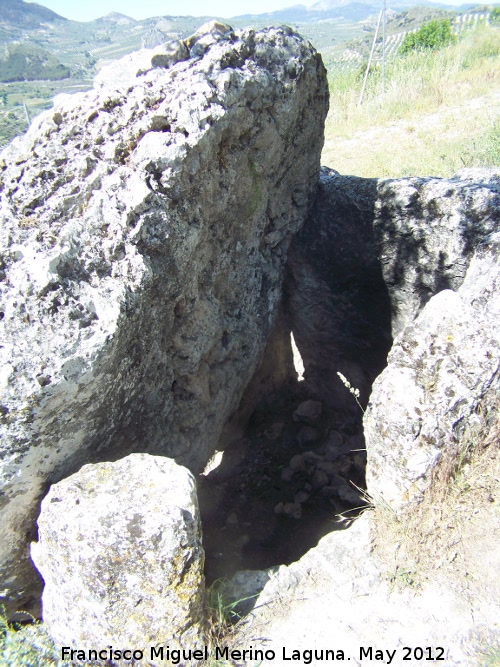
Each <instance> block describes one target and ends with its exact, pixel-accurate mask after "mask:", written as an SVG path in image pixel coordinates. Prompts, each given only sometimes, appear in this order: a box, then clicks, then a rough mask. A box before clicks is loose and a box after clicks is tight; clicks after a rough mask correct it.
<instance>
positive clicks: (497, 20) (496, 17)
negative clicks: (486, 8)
mask: <svg viewBox="0 0 500 667" xmlns="http://www.w3.org/2000/svg"><path fill="white" fill-rule="evenodd" d="M490 24H491V25H500V7H493V9H492V10H491V14H490Z"/></svg>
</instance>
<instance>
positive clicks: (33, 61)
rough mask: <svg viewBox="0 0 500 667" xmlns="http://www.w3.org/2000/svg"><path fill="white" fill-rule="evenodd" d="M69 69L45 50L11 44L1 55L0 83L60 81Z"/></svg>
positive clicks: (68, 74) (68, 73)
mask: <svg viewBox="0 0 500 667" xmlns="http://www.w3.org/2000/svg"><path fill="white" fill-rule="evenodd" d="M69 76H70V71H69V68H68V67H66V66H65V65H63V64H62V63H60V62H59V61H58V60H57V58H55V56H53V55H52V54H50V53H48V52H47V51H45V50H44V49H42V48H40V47H37V46H33V45H30V44H9V45H8V46H5V48H4V50H3V53H0V81H1V82H2V83H10V82H12V81H38V80H44V81H60V80H61V79H67V78H68V77H69Z"/></svg>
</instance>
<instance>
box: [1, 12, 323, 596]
mask: <svg viewBox="0 0 500 667" xmlns="http://www.w3.org/2000/svg"><path fill="white" fill-rule="evenodd" d="M186 49H188V51H189V53H188V56H189V57H187V59H184V58H186ZM162 55H163V56H164V58H163V59H162V58H158V56H162ZM153 58H154V59H155V65H158V66H156V67H152V63H151V61H152V59H153ZM168 64H170V66H169V67H168V68H165V67H162V66H160V65H168ZM327 106H328V87H327V82H326V76H325V69H324V67H323V64H322V61H321V58H320V56H319V55H318V54H317V53H316V52H315V50H314V49H313V48H312V47H311V46H310V44H308V43H307V42H305V41H304V40H302V39H301V38H300V37H299V36H297V35H296V34H294V33H293V32H292V31H291V30H290V29H287V28H280V29H274V28H269V29H267V30H265V31H262V32H258V33H256V32H254V31H251V30H249V31H245V32H238V33H233V31H232V30H231V29H230V28H228V27H227V26H221V24H218V23H211V24H209V25H208V26H207V27H206V28H205V29H204V30H201V31H198V33H197V34H196V35H195V36H194V37H192V38H189V39H188V40H184V41H183V42H178V43H175V44H170V45H168V47H164V48H163V49H162V48H160V47H157V48H156V49H154V50H153V51H141V52H139V53H137V54H133V55H131V56H127V57H126V58H124V59H123V60H121V61H119V62H118V63H114V64H112V65H110V67H109V68H105V69H103V70H101V72H100V73H99V75H98V77H97V78H96V82H95V86H94V90H92V91H90V92H88V93H82V94H76V95H73V96H65V95H60V96H58V97H57V98H56V99H55V106H54V108H53V109H52V110H50V111H48V112H46V113H43V114H42V115H41V116H39V117H38V118H36V119H35V120H34V121H33V123H32V125H31V128H30V130H29V131H28V133H27V135H26V136H25V137H23V138H20V139H16V140H15V141H14V142H13V143H12V144H11V145H10V146H9V147H7V148H6V149H5V150H4V151H3V152H2V154H1V155H0V193H1V199H0V223H1V226H0V247H1V266H0V270H1V278H2V281H1V288H0V289H1V293H0V305H1V309H0V310H1V313H2V318H3V319H2V320H1V324H0V326H1V328H2V332H1V336H2V341H3V347H2V350H1V353H2V363H3V366H2V375H1V378H0V384H1V395H0V418H1V424H0V428H1V431H0V437H1V445H0V484H1V490H0V493H1V497H0V505H1V506H2V509H3V517H2V522H1V524H0V581H2V590H0V594H1V597H0V602H1V603H3V602H4V601H6V599H7V598H9V599H10V602H11V603H12V608H14V609H16V608H29V607H30V600H31V602H34V601H36V599H37V594H38V591H37V588H36V586H35V581H34V577H33V571H32V569H31V565H30V564H29V560H28V557H27V547H26V544H27V541H29V539H32V538H33V526H34V519H35V516H36V510H37V503H38V502H39V500H40V498H41V497H42V496H43V494H44V493H45V492H46V490H47V488H48V486H49V485H50V484H51V483H53V482H54V481H57V480H59V479H61V478H63V477H64V476H67V475H68V474H71V473H73V472H74V471H76V470H77V469H78V468H79V467H80V466H81V465H82V464H84V463H87V462H89V461H99V460H103V459H109V458H119V457H122V456H124V455H126V454H127V453H129V452H131V451H148V452H150V453H159V454H163V455H167V456H171V457H175V458H176V460H177V461H178V462H180V463H183V464H185V465H187V466H189V467H190V468H191V469H193V470H200V469H202V468H203V466H204V464H205V462H206V461H207V459H208V458H209V456H210V454H211V453H212V452H213V450H214V448H215V445H216V443H217V440H218V438H219V435H220V432H221V430H222V427H223V425H224V423H225V421H226V420H227V418H228V416H229V415H230V414H231V413H232V412H233V411H234V410H235V408H236V407H237V406H238V404H239V401H240V398H241V395H242V392H243V389H244V388H245V386H246V384H247V383H248V381H249V379H250V378H251V377H252V375H253V373H254V371H255V369H256V367H257V365H258V363H259V360H260V358H261V356H262V354H263V350H264V346H265V341H266V338H267V336H268V333H269V331H270V329H271V327H272V324H273V319H274V315H275V309H276V305H277V304H278V302H279V299H280V293H281V282H282V273H283V264H284V261H285V257H286V252H287V247H288V244H289V240H290V237H291V235H292V233H293V232H294V231H296V230H297V228H298V227H299V225H300V224H301V223H302V221H303V219H304V217H305V215H306V213H307V210H308V206H309V201H310V197H311V194H312V192H313V191H314V189H315V187H316V181H317V173H318V169H319V155H320V151H321V147H322V143H323V121H324V117H325V115H326V111H327ZM32 608H34V607H32Z"/></svg>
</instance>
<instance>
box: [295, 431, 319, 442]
mask: <svg viewBox="0 0 500 667" xmlns="http://www.w3.org/2000/svg"><path fill="white" fill-rule="evenodd" d="M318 438H319V433H318V431H317V429H315V428H314V427H313V426H303V427H302V428H301V429H300V431H299V433H298V435H297V442H298V444H299V445H300V446H301V447H304V446H306V445H311V444H312V443H313V442H316V441H317V440H318Z"/></svg>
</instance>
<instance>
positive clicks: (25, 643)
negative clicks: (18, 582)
mask: <svg viewBox="0 0 500 667" xmlns="http://www.w3.org/2000/svg"><path fill="white" fill-rule="evenodd" d="M27 620H32V619H30V618H28V619H27ZM0 667H71V666H70V664H69V663H67V662H62V661H60V660H59V656H58V653H57V651H56V648H55V646H54V644H53V643H52V640H51V639H50V637H49V636H48V634H47V633H46V632H45V630H44V628H43V625H42V624H40V623H34V624H33V625H28V626H24V627H23V626H22V625H17V624H11V623H8V622H7V619H6V618H5V613H4V612H1V611H0Z"/></svg>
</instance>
